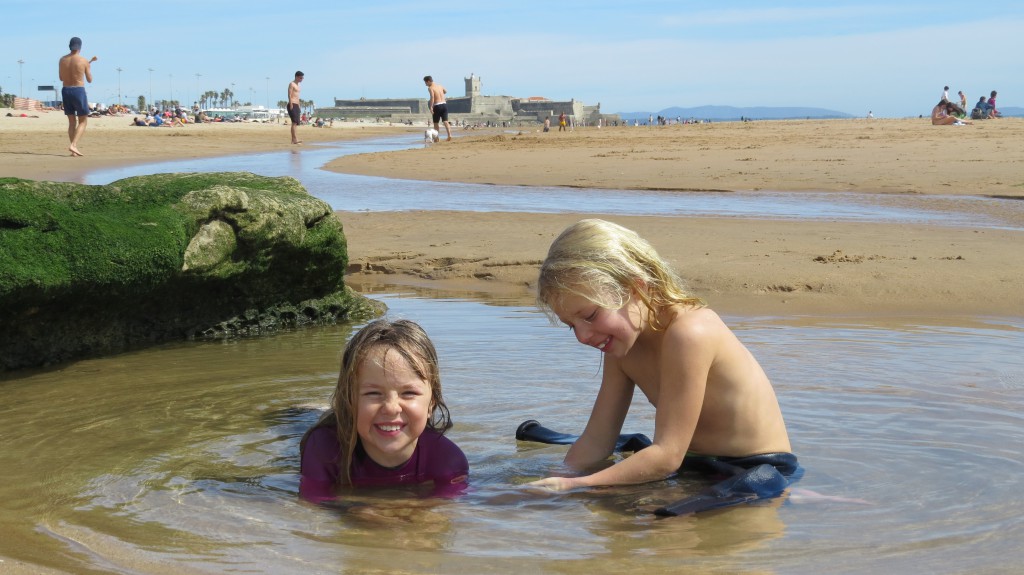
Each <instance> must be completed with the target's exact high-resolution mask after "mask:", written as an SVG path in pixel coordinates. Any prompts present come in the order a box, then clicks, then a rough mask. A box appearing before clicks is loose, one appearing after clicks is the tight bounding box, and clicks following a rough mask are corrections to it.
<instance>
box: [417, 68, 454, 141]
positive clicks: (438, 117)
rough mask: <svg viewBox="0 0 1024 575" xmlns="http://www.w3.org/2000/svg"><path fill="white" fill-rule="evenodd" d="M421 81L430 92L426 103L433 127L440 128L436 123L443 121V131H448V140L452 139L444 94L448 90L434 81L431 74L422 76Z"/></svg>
mask: <svg viewBox="0 0 1024 575" xmlns="http://www.w3.org/2000/svg"><path fill="white" fill-rule="evenodd" d="M423 83H424V84H426V85H427V92H429V93H430V100H429V101H428V102H427V105H428V106H430V115H431V117H432V119H433V120H434V129H435V130H440V127H439V125H438V123H439V122H442V121H443V122H444V131H445V132H447V133H448V141H449V142H450V141H451V140H452V125H451V124H450V123H448V102H447V101H446V100H445V94H447V93H448V90H445V89H444V86H442V85H441V84H438V83H437V82H435V81H434V78H432V77H431V76H424V77H423Z"/></svg>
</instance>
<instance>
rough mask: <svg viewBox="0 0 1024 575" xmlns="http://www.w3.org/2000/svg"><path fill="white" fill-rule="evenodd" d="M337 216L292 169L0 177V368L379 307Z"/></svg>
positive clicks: (258, 330) (341, 315) (328, 318)
mask: <svg viewBox="0 0 1024 575" xmlns="http://www.w3.org/2000/svg"><path fill="white" fill-rule="evenodd" d="M347 264H348V254H347V247H346V243H345V236H344V233H343V231H342V226H341V222H339V221H338V219H337V218H336V217H334V214H333V212H332V210H331V208H330V206H329V205H327V204H326V203H325V202H323V201H321V200H318V199H316V198H314V197H312V196H310V195H309V194H308V193H307V192H306V191H305V189H303V187H302V185H301V184H300V183H299V182H298V181H297V180H295V179H292V178H268V177H263V176H257V175H254V174H249V173H212V174H157V175H152V176H139V177H134V178H127V179H124V180H119V181H116V182H113V183H111V184H109V185H106V186H86V185H80V184H71V183H61V182H36V181H30V180H19V179H13V178H2V179H0V370H4V369H15V368H19V367H27V366H35V365H46V364H52V363H56V362H59V361H64V360H67V359H71V358H75V357H83V356H91V355H99V354H105V353H113V352H118V351H122V350H125V349H129V348H133V347H139V346H141V345H145V344H147V343H155V342H159V341H166V340H170V339H181V338H191V337H216V336H231V335H246V334H255V333H262V332H266V331H274V330H276V329H278V328H280V327H291V326H297V325H305V324H317V323H326V322H333V321H337V320H339V319H345V318H349V317H353V316H356V317H366V316H369V315H373V314H374V313H378V310H377V309H376V306H374V305H373V304H372V303H371V302H368V301H366V300H365V299H364V298H361V297H359V296H358V295H356V294H354V293H352V292H351V291H349V290H347V288H346V287H345V286H344V283H343V279H344V271H345V268H346V266H347Z"/></svg>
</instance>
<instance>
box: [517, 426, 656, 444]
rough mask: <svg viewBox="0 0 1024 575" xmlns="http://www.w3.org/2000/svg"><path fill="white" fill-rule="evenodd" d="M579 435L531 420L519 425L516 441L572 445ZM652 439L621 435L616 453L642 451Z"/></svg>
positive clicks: (634, 434)
mask: <svg viewBox="0 0 1024 575" xmlns="http://www.w3.org/2000/svg"><path fill="white" fill-rule="evenodd" d="M579 438H580V436H578V435H571V434H568V433H559V432H557V431H554V430H553V429H548V428H547V427H544V426H543V425H541V424H540V422H539V421H537V420H536V419H530V420H527V421H524V422H522V423H520V424H519V428H518V429H516V439H518V440H519V441H536V442H538V443H550V444H554V445H571V444H573V443H575V442H576V440H577V439H579ZM651 443H652V442H651V439H650V438H649V437H647V436H646V435H644V434H642V433H624V434H622V435H619V439H618V440H617V441H616V442H615V450H616V451H640V450H641V449H643V448H645V447H647V446H649V445H650V444H651Z"/></svg>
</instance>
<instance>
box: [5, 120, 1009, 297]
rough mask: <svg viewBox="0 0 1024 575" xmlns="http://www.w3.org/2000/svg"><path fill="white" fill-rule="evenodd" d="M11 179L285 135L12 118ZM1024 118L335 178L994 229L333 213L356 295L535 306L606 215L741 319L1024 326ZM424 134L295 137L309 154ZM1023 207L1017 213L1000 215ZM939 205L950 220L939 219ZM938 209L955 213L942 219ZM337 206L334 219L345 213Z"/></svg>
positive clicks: (444, 164)
mask: <svg viewBox="0 0 1024 575" xmlns="http://www.w3.org/2000/svg"><path fill="white" fill-rule="evenodd" d="M6 112H7V111H6V110H0V162H2V166H3V167H2V169H0V176H16V177H23V178H32V179H53V180H68V181H75V180H76V178H78V177H80V175H81V174H82V173H83V172H84V171H87V170H90V169H95V168H100V167H107V166H113V165H119V164H128V163H145V162H152V161H156V160H163V159H172V158H177V159H180V158H189V157H205V156H216V155H229V154H238V153H245V152H249V151H253V152H255V151H270V150H285V149H289V148H290V147H291V145H290V144H289V143H288V130H287V127H286V126H283V125H259V124H234V125H194V126H187V127H184V128H173V129H171V128H134V127H129V126H128V122H129V120H130V118H99V119H96V121H95V122H90V125H89V129H88V131H87V132H86V135H85V137H84V139H83V141H82V144H81V145H80V148H81V150H82V151H83V153H85V154H86V156H85V157H84V158H71V157H70V156H69V155H68V154H67V152H66V144H67V141H66V134H65V131H66V121H65V119H64V118H63V116H59V115H57V114H56V113H49V114H45V115H44V116H43V117H40V118H12V117H5V116H4V114H5V113H6ZM1022 128H1024V120H1021V119H1015V118H1008V119H1001V120H991V121H986V122H978V123H976V124H975V125H973V126H959V127H954V126H943V127H939V126H931V125H930V124H929V123H928V121H927V120H926V119H922V120H916V119H908V120H821V121H813V120H808V121H773V122H750V123H739V122H731V123H717V124H697V125H679V126H666V127H653V128H647V127H640V128H632V127H629V128H604V129H600V130H598V129H596V128H582V129H577V130H576V131H574V132H571V133H562V134H559V133H557V132H550V133H541V132H540V131H539V130H535V129H534V128H530V129H528V130H527V129H523V130H518V129H515V130H507V129H506V130H503V131H499V132H488V133H484V132H461V131H459V132H457V134H458V136H459V137H458V138H456V140H455V141H453V142H450V143H441V144H437V145H433V146H428V147H419V146H417V147H416V148H414V149H411V150H407V151H402V152H392V153H380V154H370V155H359V156H347V157H344V158H339V159H338V160H335V161H333V162H331V163H330V164H329V165H328V166H327V168H328V169H332V170H336V171H343V172H350V173H358V174H367V175H379V176H387V177H396V178H404V179H432V180H439V181H455V182H475V183H492V184H505V185H531V186H533V185H541V186H567V187H573V188H600V187H605V188H616V189H659V190H674V191H677V192H678V193H687V191H693V190H715V191H721V192H722V193H729V192H732V191H743V190H762V191H780V192H786V191H792V192H805V191H807V192H809V191H819V192H820V191H824V192H831V193H836V194H842V193H846V192H860V193H868V194H875V195H878V197H879V198H884V199H885V200H886V202H887V203H888V204H895V205H899V203H900V201H901V200H902V199H904V198H916V197H919V196H921V195H942V196H957V197H962V200H958V198H957V197H954V198H951V199H950V200H949V201H945V200H942V199H941V198H940V200H942V201H939V202H938V203H937V204H936V205H937V206H938V208H937V209H948V210H955V211H966V212H968V213H978V214H983V215H986V216H991V218H993V219H994V220H995V221H997V222H1001V224H1000V225H988V226H969V227H963V226H961V227H952V226H948V225H920V224H913V225H911V224H906V223H895V224H886V223H855V222H844V221H830V220H828V219H816V220H810V221H780V220H772V219H752V218H725V217H718V218H708V217H659V216H633V217H619V216H615V217H612V216H602V215H601V214H592V213H589V210H588V209H587V201H586V200H587V196H586V191H585V190H583V189H581V190H580V192H579V193H580V202H579V206H578V207H579V212H580V213H579V214H558V215H552V214H531V213H472V212H428V211H422V212H403V213H402V214H401V215H400V216H396V214H395V213H370V212H345V211H341V212H339V217H340V218H341V220H342V221H343V223H344V225H345V229H346V235H347V237H348V240H349V251H350V259H351V264H350V269H349V281H350V283H351V284H352V285H353V286H355V287H356V288H357V289H360V288H362V289H370V288H371V287H373V286H374V285H376V284H399V285H414V286H423V287H438V288H443V289H446V290H464V291H465V292H466V293H467V294H470V293H472V294H476V295H482V296H484V297H492V296H493V297H500V298H502V299H503V300H506V301H509V300H511V301H518V302H522V303H528V302H529V301H531V299H532V289H533V286H534V280H535V275H536V270H537V266H538V265H539V263H540V261H541V260H542V259H543V257H544V255H545V253H546V250H547V247H548V245H549V244H550V242H551V240H552V239H554V237H555V236H556V235H557V234H558V233H559V232H560V231H561V230H562V229H563V228H564V227H565V226H567V225H568V224H570V223H572V222H573V221H576V220H577V219H580V218H582V217H606V219H612V220H614V221H617V222H619V223H621V224H623V225H626V226H627V227H631V228H633V229H635V230H637V231H638V232H640V233H641V234H642V235H643V236H645V237H647V238H648V239H649V240H650V241H651V242H652V243H653V244H654V245H655V247H656V248H658V250H659V251H660V252H661V253H662V255H663V256H664V257H665V258H666V259H668V260H669V261H670V262H671V263H672V264H673V265H674V266H676V269H677V270H678V271H679V273H680V274H681V275H682V276H683V277H684V278H686V279H687V281H688V282H689V284H690V286H691V288H692V289H693V291H694V292H696V293H697V294H698V295H700V296H702V297H704V298H705V299H706V300H707V301H708V302H709V303H710V304H711V305H712V307H714V308H716V309H719V310H720V311H723V310H724V311H725V312H729V313H770V314H793V315H800V314H814V315H837V316H839V315H847V314H861V315H864V314H867V315H906V316H913V315H927V316H931V317H936V316H942V317H945V316H949V317H962V316H972V315H995V316H999V315H1011V316H1020V315H1024V296H1022V290H1024V250H1021V249H1020V246H1022V245H1024V243H1022V240H1024V231H1022V229H1024V216H1022V214H1024V202H1022V200H1024V172H1022V171H1021V169H1020V167H1019V166H1021V165H1024V129H1022ZM421 129H422V128H409V127H399V126H394V127H389V126H387V125H375V124H365V125H360V124H355V125H349V124H345V125H340V126H339V125H338V124H336V125H335V127H334V128H330V129H327V128H324V129H315V128H307V127H303V128H302V129H300V137H302V138H303V139H304V140H305V141H306V142H315V141H333V140H342V139H347V138H362V137H375V136H381V135H388V134H396V133H400V132H402V131H406V132H411V133H419V132H420V131H421ZM1000 198H1011V199H1000ZM943 202H945V203H943ZM943 206H945V207H943ZM336 207H339V206H336Z"/></svg>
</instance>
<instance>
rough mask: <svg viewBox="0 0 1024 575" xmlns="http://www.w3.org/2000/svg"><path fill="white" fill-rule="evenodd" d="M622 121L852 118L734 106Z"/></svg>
mask: <svg viewBox="0 0 1024 575" xmlns="http://www.w3.org/2000/svg"><path fill="white" fill-rule="evenodd" d="M619 116H620V117H621V118H622V119H623V120H640V121H644V122H646V121H647V118H648V117H649V116H654V117H658V116H663V117H665V118H669V119H674V118H677V117H678V118H682V119H684V120H686V119H690V118H693V119H697V120H719V121H722V120H739V119H740V118H749V119H752V120H788V119H803V118H814V119H822V118H853V117H854V116H852V115H850V114H847V113H845V112H837V111H835V110H826V109H824V108H785V107H782V108H770V107H765V106H755V107H752V108H736V107H734V106H698V107H696V108H680V107H672V108H665V109H664V110H661V111H660V112H626V113H622V114H619Z"/></svg>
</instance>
